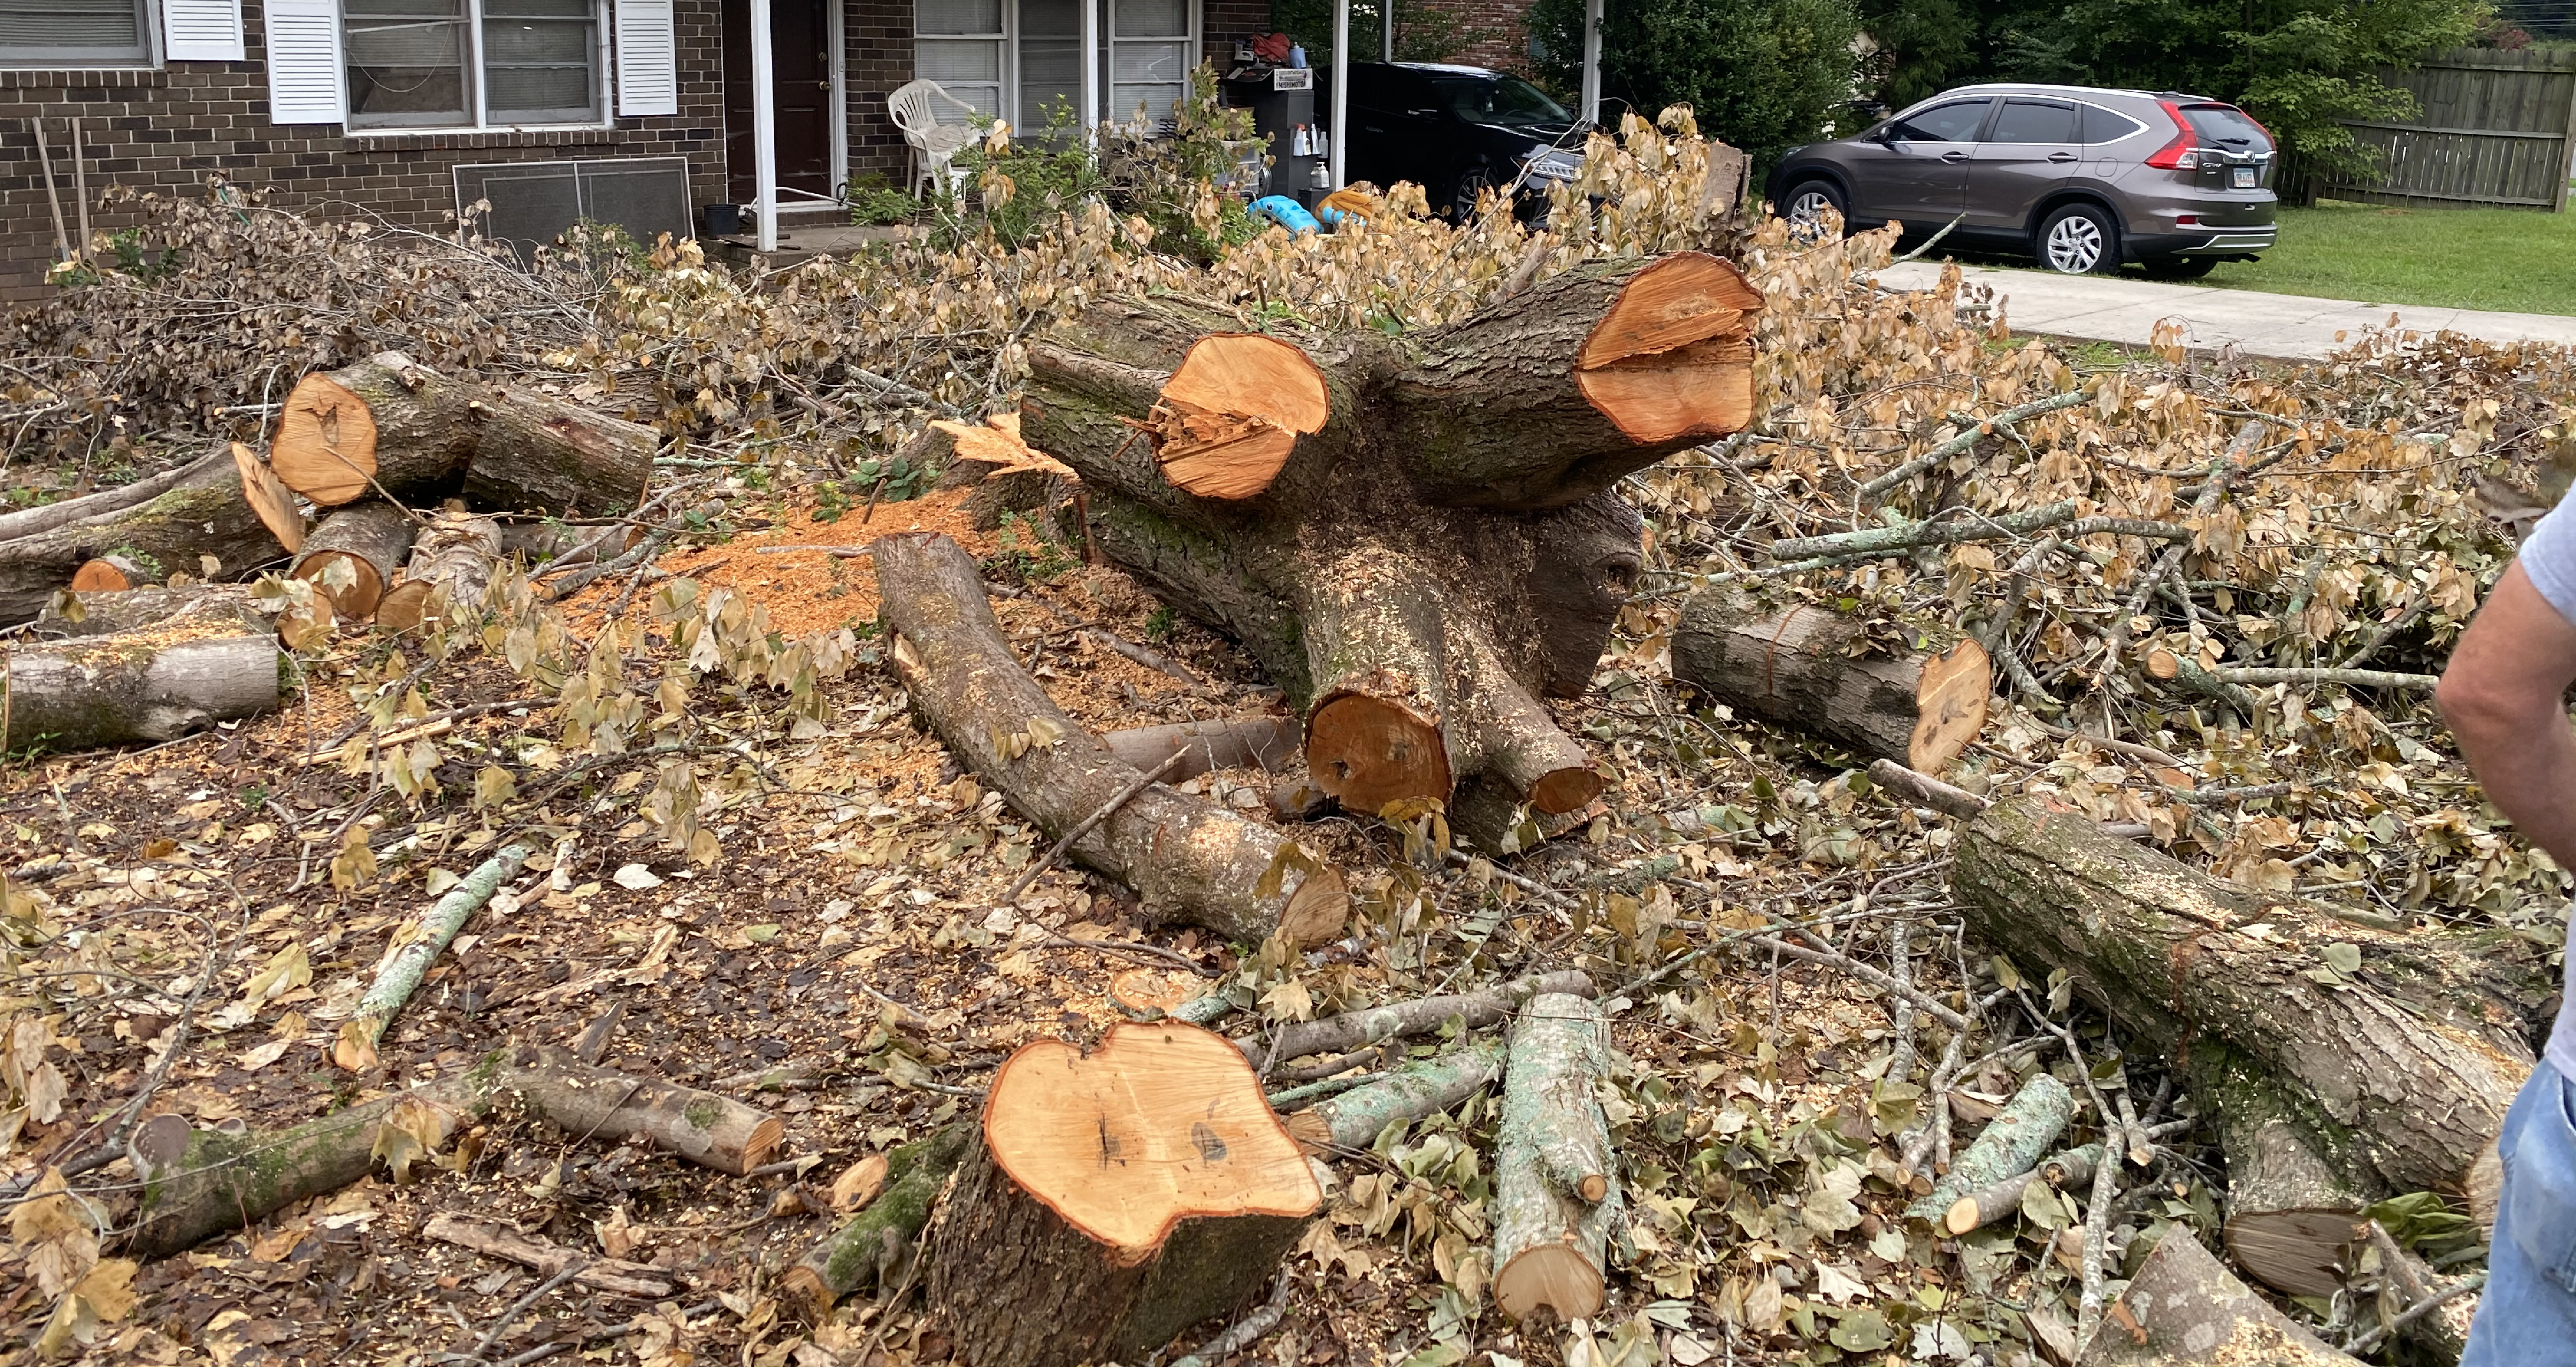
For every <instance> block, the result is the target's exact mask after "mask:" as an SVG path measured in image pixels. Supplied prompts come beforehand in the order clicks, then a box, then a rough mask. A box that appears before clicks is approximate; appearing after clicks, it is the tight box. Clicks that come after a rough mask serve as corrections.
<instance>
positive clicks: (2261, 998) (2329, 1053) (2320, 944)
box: [1952, 798, 2553, 1290]
mask: <svg viewBox="0 0 2576 1367" xmlns="http://www.w3.org/2000/svg"><path fill="white" fill-rule="evenodd" d="M1952 884H1953V887H1954V888H1955V890H1956V891H1957V893H1958V895H1959V900H1960V902H1961V903H1962V904H1963V905H1964V906H1965V908H1966V909H1967V914H1968V919H1969V924H1970V927H1971V928H1972V929H1973V930H1974V931H1976V932H1977V933H1978V934H1980V935H1981V936H1983V937H1984V938H1985V939H1986V941H1987V942H1988V943H1990V944H1993V945H1995V946H1997V947H1998V948H2000V949H2002V950H2004V951H2005V952H2006V953H2008V954H2010V955H2011V956H2012V957H2013V958H2014V959H2015V960H2017V961H2018V962H2020V963H2021V964H2023V965H2024V966H2025V967H2027V966H2029V965H2031V964H2034V963H2036V964H2038V965H2040V966H2042V967H2044V968H2052V969H2064V970H2066V972H2067V973H2069V974H2070V975H2071V976H2072V977H2073V979H2074V981H2075V982H2076V983H2077V985H2078V987H2079V989H2080V990H2081V991H2082V992H2084V993H2085V994H2086V995H2088V996H2089V997H2091V998H2093V999H2094V1000H2096V1001H2097V1002H2099V1003H2100V1004H2102V1005H2103V1006H2104V1007H2105V1008H2106V1009H2107V1011H2108V1012H2109V1014H2110V1016H2111V1018H2112V1019H2113V1021H2114V1022H2115V1023H2116V1024H2117V1025H2118V1026H2119V1027H2120V1029H2121V1031H2122V1032H2123V1033H2124V1034H2125V1035H2127V1036H2129V1037H2130V1038H2131V1039H2133V1040H2135V1041H2136V1044H2137V1047H2140V1048H2144V1049H2151V1050H2155V1051H2159V1052H2161V1053H2164V1054H2166V1055H2168V1056H2170V1057H2172V1058H2173V1059H2175V1060H2176V1062H2177V1063H2178V1064H2179V1065H2180V1066H2181V1067H2182V1069H2183V1070H2184V1075H2185V1077H2186V1079H2187V1081H2188V1082H2189V1084H2190V1086H2191V1089H2192V1092H2193V1094H2194V1096H2195V1098H2196V1100H2197V1101H2198V1103H2199V1107H2200V1113H2201V1114H2202V1115H2204V1116H2208V1117H2211V1118H2213V1119H2215V1120H2216V1122H2217V1125H2218V1132H2219V1137H2220V1141H2221V1144H2222V1147H2223V1149H2224V1150H2225V1153H2226V1157H2227V1163H2228V1185H2229V1201H2228V1220H2227V1226H2226V1234H2227V1243H2228V1247H2229V1250H2230V1252H2231V1253H2232V1254H2233V1255H2234V1256H2235V1257H2236V1258H2237V1260H2238V1261H2239V1263H2240V1264H2242V1265H2243V1266H2244V1267H2245V1269H2246V1270H2247V1271H2248V1272H2251V1273H2253V1274H2254V1275H2255V1276H2256V1277H2258V1278H2261V1279H2262V1280H2264V1281H2265V1282H2267V1283H2269V1284H2271V1285H2273V1286H2276V1287H2279V1288H2281V1289H2284V1290H2301V1289H2309V1288H2315V1287H2317V1286H2320V1285H2323V1284H2324V1282H2323V1281H2322V1280H2321V1279H2322V1278H2324V1277H2326V1275H2327V1274H2326V1272H2325V1271H2324V1269H2327V1268H2329V1267H2332V1266H2334V1265H2335V1264H2337V1263H2339V1262H2341V1261H2342V1259H2343V1258H2344V1257H2345V1254H2346V1250H2347V1247H2348V1246H2349V1244H2350V1243H2351V1241H2352V1239H2353V1238H2354V1237H2356V1221H2355V1220H2354V1219H2353V1218H2352V1217H2353V1213H2354V1212H2355V1211H2357V1210H2358V1209H2359V1207H2360V1206H2361V1205H2362V1204H2363V1203H2365V1202H2368V1201H2372V1200H2377V1199H2381V1198H2384V1197H2387V1196H2390V1195H2395V1194H2400V1193H2404V1192H2412V1191H2424V1190H2433V1191H2449V1192H2457V1191H2460V1190H2461V1189H2462V1188H2463V1186H2464V1185H2465V1184H2466V1183H2467V1182H2468V1180H2469V1178H2470V1174H2471V1171H2472V1169H2473V1167H2474V1166H2475V1165H2477V1163H2478V1162H2479V1160H2480V1158H2481V1156H2482V1154H2483V1153H2484V1151H2485V1150H2486V1149H2487V1148H2488V1146H2489V1144H2490V1142H2491V1141H2492V1140H2493V1139H2494V1138H2495V1136H2496V1133H2497V1131H2498V1129H2499V1128H2500V1127H2501V1125H2502V1123H2503V1119H2504V1114H2505V1110H2506V1108H2507V1107H2508V1106H2509V1105H2511V1103H2512V1101H2513V1097H2514V1093H2515V1092H2516V1090H2517V1089H2519V1087H2520V1086H2521V1084H2522V1082H2523V1079H2524V1078H2525V1077H2527V1076H2528V1075H2529V1072H2530V1069H2531V1066H2532V1049H2531V1043H2530V1041H2531V1040H2532V1039H2533V1038H2534V1037H2535V1027H2536V1026H2539V1025H2540V1023H2538V1022H2535V1021H2534V1020H2532V1019H2531V1018H2530V1017H2529V1016H2528V1015H2527V1014H2526V1013H2527V1012H2530V1011H2532V1010H2533V1009H2534V1008H2535V1006H2536V1005H2537V1004H2538V1003H2540V1002H2542V1001H2544V1000H2545V999H2546V998H2547V997H2548V996H2549V993H2550V991H2551V989H2552V986H2553V984H2551V983H2550V982H2549V981H2548V978H2547V974H2546V972H2545V970H2544V969H2543V968H2542V967H2541V966H2540V965H2539V964H2538V962H2537V961H2536V955H2535V954H2533V953H2532V952H2530V951H2529V950H2528V949H2527V948H2526V947H2524V946H2522V945H2521V944H2519V943H2518V942H2517V941H2515V940H2514V939H2513V937H2512V936H2511V935H2510V934H2509V933H2507V932H2504V931H2500V930H2498V931H2484V930H2459V931H2453V930H2442V931H2422V932H2411V933H2410V932H2400V931H2382V930H2377V929H2374V928H2372V927H2369V926H2364V925H2357V924H2354V923H2352V922H2351V921H2348V920H2344V919H2339V918H2337V917H2336V916H2335V915H2333V914H2332V912H2331V911H2330V910H2328V909H2326V908H2322V907H2320V906H2318V905H2316V904H2314V903H2309V902H2305V901H2302V900H2300V899H2297V898H2291V897H2282V896H2276V895H2273V894H2268V893H2262V892H2256V891H2253V890H2250V889H2247V888H2244V887H2241V886H2238V885H2236V884H2233V883H2229V882H2225V881H2223V880H2220V879H2217V878H2213V877H2211V876H2209V875H2207V874H2204V873H2201V872H2200V871H2198V870H2197V869H2194V868H2191V867H2190V866H2188V865H2185V864H2183V863H2181V862H2179V861H2176V860H2174V859H2171V858H2168V857H2166V856H2164V855H2162V854H2159V853H2157V852H2156V851H2154V850H2151V849H2147V848H2143V847H2141V846H2139V845H2137V844H2134V843H2131V842H2129V841H2126V840H2122V839H2119V838H2117V837H2115V836H2112V835H2108V834H2106V833H2104V831H2103V830H2102V828H2101V827H2099V826H2098V825H2096V824H2095V823H2094V822H2093V821H2091V820H2090V819H2088V818H2087V817H2086V816H2084V815H2082V814H2080V813H2076V812H2069V811H2064V810H2059V809H2056V808H2054V807H2052V806H2051V805H2050V804H2049V803H2048V802H2047V801H2046V800H2044V799H2040V798H2020V799H2015V800H2012V801H2008V802H2001V803H1997V804H1996V805H1995V806H1993V807H1991V808H1989V809H1987V811H1986V812H1985V814H1984V815H1982V816H1980V817H1978V818H1976V819H1975V820H1973V821H1970V822H1968V823H1966V824H1965V826H1964V827H1963V829H1962V839H1961V840H1960V842H1959V849H1958V856H1957V864H1956V866H1955V869H1954V871H1953V873H1952ZM2338 964H2340V965H2341V967H2337V965H2338ZM2356 965H2357V966H2356ZM2542 1028H2545V1027H2542ZM2335 1283H2336V1284H2338V1285H2339V1284H2340V1278H2339V1277H2338V1278H2336V1279H2335Z"/></svg>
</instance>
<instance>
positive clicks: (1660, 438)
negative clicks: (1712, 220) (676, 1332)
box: [1021, 253, 1762, 841]
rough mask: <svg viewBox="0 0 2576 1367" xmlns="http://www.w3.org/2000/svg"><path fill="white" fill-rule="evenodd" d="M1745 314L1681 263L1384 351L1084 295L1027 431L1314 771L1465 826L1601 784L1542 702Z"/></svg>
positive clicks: (1042, 375) (1725, 388)
mask: <svg viewBox="0 0 2576 1367" xmlns="http://www.w3.org/2000/svg"><path fill="white" fill-rule="evenodd" d="M1761 304H1762V301H1761V297H1760V296H1759V295H1758V294H1757V293H1755V292H1754V291H1753V290H1752V289H1751V288H1750V287H1749V286H1747V285H1745V284H1744V282H1743V279H1742V277H1741V276H1740V275H1738V274H1737V273H1736V271H1735V269H1734V267H1732V266H1730V265H1728V264H1726V263H1725V262H1722V261H1719V260H1716V259H1715V258H1712V257H1708V256H1705V255H1701V254H1697V253H1685V254H1681V255H1677V256H1669V257H1661V258H1657V259H1655V260H1652V261H1647V262H1637V261H1620V262H1593V263H1587V264H1585V265H1582V266H1579V267H1577V268H1575V269H1574V270H1572V271H1570V272H1568V273H1566V274H1564V275H1561V276H1559V277H1557V278H1555V279H1553V280H1549V281H1545V282H1542V283H1540V284H1539V285H1536V286H1534V287H1532V288H1530V289H1528V290H1525V291H1523V292H1522V293H1520V294H1518V295H1516V296H1514V297H1513V298H1512V299H1510V300H1509V301H1508V302H1506V303H1504V304H1502V305H1500V306H1498V307H1495V308H1492V309H1489V310H1487V311H1485V312H1483V313H1481V314H1478V315H1475V316H1473V317H1470V318H1468V319H1466V320H1465V321H1462V322H1459V323H1456V324H1453V325H1450V326H1446V327H1441V328H1433V329H1429V330H1426V331H1423V332H1419V333H1414V334H1409V335H1405V336H1400V337H1393V338H1390V337H1387V336H1384V335H1382V334H1380V333H1377V332H1375V331H1368V332H1361V333H1329V334H1327V333H1315V332H1308V331H1293V330H1288V329H1285V328H1281V329H1274V330H1273V331H1269V332H1264V333H1248V332H1244V331H1242V330H1241V329H1242V324H1241V322H1240V320H1238V319H1236V318H1235V317H1233V316H1232V315H1230V314H1225V313H1220V312H1217V311H1215V310H1212V309H1204V308H1197V307H1193V306H1190V305H1187V304H1182V303H1173V302H1166V301H1161V300H1156V301H1122V302H1119V303H1114V304H1102V305H1100V306H1098V307H1095V308H1093V309H1091V310H1090V311H1089V312H1087V313H1086V314H1084V315H1083V316H1081V317H1080V318H1078V319H1076V320H1073V321H1071V322H1069V323H1066V324H1064V325H1061V326H1059V327H1058V328H1057V329H1056V330H1055V331H1053V332H1052V333H1050V334H1049V335H1048V336H1046V337H1045V338H1043V339H1041V340H1039V341H1038V342H1037V343H1035V344H1034V345H1033V346H1032V348H1031V352H1030V365H1031V371H1032V373H1031V376H1030V380H1029V384H1028V389H1027V397H1026V399H1025V400H1024V401H1023V404H1022V409H1021V412H1022V422H1021V430H1022V431H1023V433H1024V434H1025V435H1026V436H1027V437H1028V440H1029V442H1030V444H1032V445H1034V446H1036V447H1037V448H1039V449H1040V450H1043V451H1046V452H1048V453H1049V454H1051V455H1053V456H1055V457H1057V458H1058V459H1061V460H1062V461H1064V462H1065V463H1066V464H1067V465H1070V466H1072V467H1073V468H1074V469H1075V470H1077V471H1079V472H1080V473H1081V475H1082V479H1083V485H1084V489H1085V493H1086V496H1087V504H1088V518H1089V526H1090V531H1091V535H1092V539H1093V541H1094V542H1095V543H1096V544H1097V545H1098V547H1099V548H1100V549H1101V551H1102V552H1103V553H1105V554H1106V555H1108V556H1109V557H1110V558H1111V559H1113V560H1115V561H1117V562H1118V563H1119V564H1121V565H1123V566H1125V567H1126V568H1128V569H1129V570H1131V571H1133V572H1134V573H1135V574H1136V575H1137V576H1138V577H1140V578H1141V579H1143V580H1144V581H1145V582H1147V583H1148V584H1150V585H1151V586H1153V588H1154V589H1155V590H1156V591H1157V592H1159V593H1161V594H1162V595H1163V596H1164V597H1165V598H1167V599H1169V600H1170V601H1171V602H1172V603H1174V604H1175V605H1176V606H1178V607H1180V608H1182V609H1183V610H1185V611H1188V612H1190V613H1191V614H1192V615H1194V616H1197V617H1200V618H1202V619H1204V620H1206V621H1209V622H1211V623H1214V624H1216V625H1218V626H1220V627H1222V628H1224V629H1226V630H1227V631H1229V632H1231V633H1232V634H1233V635H1235V636H1236V637H1237V638H1239V639H1240V640H1241V641H1242V642H1243V643H1244V646H1245V648H1246V649H1247V650H1248V651H1250V652H1251V654H1252V655H1253V657H1254V658H1255V659H1256V660H1257V661H1259V663H1260V664H1261V667H1262V668H1263V669H1264V670H1265V671H1266V672H1267V673H1268V674H1269V675H1270V677H1271V679H1272V680H1273V681H1274V682H1276V683H1277V684H1279V685H1280V687H1282V688H1283V689H1285V690H1286V691H1287V693H1288V695H1289V698H1290V701H1291V702H1292V703H1293V704H1295V705H1296V706H1297V707H1298V708H1300V709H1301V710H1302V711H1303V712H1304V713H1305V714H1306V740H1305V751H1306V763H1307V769H1308V773H1309V775H1310V779H1311V781H1312V783H1313V784H1314V786H1315V787H1316V788H1318V789H1319V790H1321V791H1323V792H1324V793H1327V794H1329V795H1331V796H1333V797H1335V798H1338V799H1339V800H1340V801H1341V802H1342V804H1343V805H1344V806H1346V807H1349V808H1351V809H1354V810H1357V811H1362V812H1367V813H1372V814H1373V813H1376V812H1378V811H1379V810H1380V809H1381V808H1382V807H1384V806H1385V804H1387V803H1390V802H1394V801H1397V800H1399V799H1405V798H1428V799H1435V800H1440V801H1445V802H1448V803H1449V804H1450V808H1451V811H1452V812H1453V814H1456V813H1461V812H1467V811H1471V810H1472V811H1474V812H1476V813H1478V816H1477V818H1476V819H1475V820H1474V821H1472V822H1470V823H1468V824H1469V825H1470V826H1472V827H1474V828H1475V829H1462V831H1461V833H1462V834H1465V835H1467V836H1469V837H1470V838H1472V839H1478V840H1480V841H1485V840H1490V838H1492V837H1493V836H1496V835H1498V834H1499V833H1500V831H1499V827H1500V826H1501V825H1502V824H1504V823H1503V822H1502V821H1500V820H1497V819H1495V818H1496V815H1497V814H1499V815H1500V816H1501V817H1503V818H1507V817H1508V815H1509V813H1510V812H1511V810H1512V809H1513V808H1514V807H1515V806H1518V805H1521V804H1526V805H1527V806H1529V807H1531V808H1533V809H1535V810H1536V811H1538V812H1540V813H1543V814H1559V813H1565V812H1571V811H1574V810H1576V809H1579V808H1581V807H1583V806H1585V805H1587V804H1588V803H1590V802H1591V801H1592V799H1593V797H1594V796H1595V795H1596V794H1597V793H1598V792H1599V791H1600V787H1601V778H1600V776H1599V774H1598V773H1596V772H1595V771H1594V769H1593V767H1592V764H1591V761H1590V758H1589V756H1588V755H1587V754H1586V753H1585V752H1584V750H1583V748H1582V747H1581V746H1580V745H1578V744H1576V743H1575V742H1574V741H1573V740H1572V739H1571V738H1569V737H1568V736H1566V735H1565V734H1564V733H1563V732H1562V731H1560V730H1559V729H1558V728H1557V727H1556V725H1555V724H1554V723H1553V722H1552V721H1551V720H1550V719H1549V717H1548V714H1547V711H1546V709H1545V708H1544V707H1543V706H1541V704H1540V702H1539V697H1540V696H1541V695H1542V694H1557V695H1561V696H1570V695H1572V694H1575V693H1579V692H1581V691H1582V690H1583V689H1584V688H1585V687H1586V686H1587V685H1588V684H1589V683H1590V681H1591V676H1592V668H1593V665H1594V663H1595V662H1596V661H1597V659H1598V658H1599V656H1600V652H1601V648H1602V645H1603V644H1604V642H1605V641H1606V640H1607V639H1608V636H1609V632H1610V628H1611V624H1612V622H1613V621H1614V619H1615V618H1616V616H1617V613H1618V610H1619V608H1620V606H1621V605H1622V604H1623V603H1625V601H1626V599H1627V594H1628V590H1629V586H1630V581H1631V580H1632V578H1633V577H1634V575H1635V573H1636V571H1637V567H1638V561H1639V554H1640V546H1639V536H1638V533H1639V525H1640V524H1639V523H1638V520H1637V518H1636V515H1635V514H1634V513H1633V512H1632V511H1630V510H1629V509H1628V508H1627V507H1626V506H1625V505H1623V504H1621V503H1620V502H1619V501H1618V500H1617V499H1616V498H1615V497H1614V496H1613V495H1612V493H1611V492H1610V490H1611V486H1612V485H1613V484H1615V483H1616V481H1617V480H1618V479H1619V478H1620V477H1621V476H1622V475H1625V474H1628V473H1630V472H1632V471H1635V470H1637V469H1640V468H1642V467H1644V466H1646V465H1650V464H1652V463H1654V462H1655V461H1657V460H1659V459H1661V458H1663V457H1664V456H1665V455H1668V454H1670V453H1671V452H1673V451H1676V450H1679V449H1681V448H1683V447H1685V446H1688V445H1691V444H1693V443H1695V442H1699V441H1704V440H1706V439H1707V438H1709V437H1713V436H1720V435H1724V434H1725V433H1728V432H1732V431H1734V430H1736V429H1737V428H1739V427H1741V426H1742V425H1743V424H1744V423H1745V422H1746V421H1747V419H1748V418H1749V416H1750V408H1751V388H1750V385H1751V380H1750V364H1751V363H1750V349H1749V343H1748V342H1747V340H1746V339H1747V338H1748V337H1749V336H1750V334H1751V326H1752V316H1751V311H1752V310H1755V309H1758V308H1760V307H1761ZM1456 824H1458V823H1457V822H1456V821H1455V820H1454V819H1453V825H1456Z"/></svg>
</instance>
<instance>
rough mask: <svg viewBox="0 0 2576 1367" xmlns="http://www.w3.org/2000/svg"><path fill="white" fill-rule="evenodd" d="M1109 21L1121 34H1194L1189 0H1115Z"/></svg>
mask: <svg viewBox="0 0 2576 1367" xmlns="http://www.w3.org/2000/svg"><path fill="white" fill-rule="evenodd" d="M1109 22H1110V26H1111V30H1112V32H1114V33H1115V34H1116V35H1117V36H1118V37H1121V38H1186V37H1188V36H1190V10H1189V4H1188V0H1111V2H1110V6H1109Z"/></svg>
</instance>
